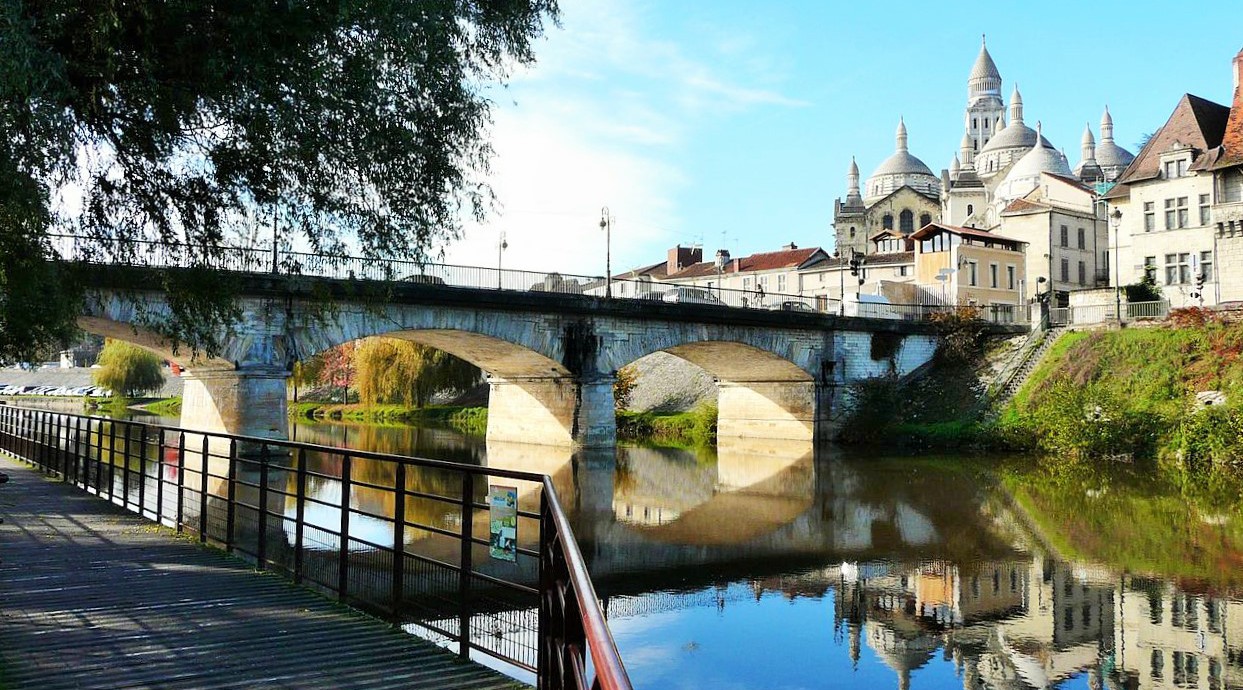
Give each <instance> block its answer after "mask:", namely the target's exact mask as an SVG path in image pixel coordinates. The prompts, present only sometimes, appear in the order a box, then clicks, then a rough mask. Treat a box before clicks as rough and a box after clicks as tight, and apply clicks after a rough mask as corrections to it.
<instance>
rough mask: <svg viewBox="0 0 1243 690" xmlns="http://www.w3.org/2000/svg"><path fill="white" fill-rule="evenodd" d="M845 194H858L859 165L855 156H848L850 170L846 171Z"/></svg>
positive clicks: (851, 195) (853, 195) (848, 195)
mask: <svg viewBox="0 0 1243 690" xmlns="http://www.w3.org/2000/svg"><path fill="white" fill-rule="evenodd" d="M846 196H847V197H855V196H859V165H858V164H857V163H855V157H854V156H851V157H850V170H849V171H848V172H847V173H846Z"/></svg>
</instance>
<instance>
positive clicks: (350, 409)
mask: <svg viewBox="0 0 1243 690" xmlns="http://www.w3.org/2000/svg"><path fill="white" fill-rule="evenodd" d="M289 415H290V416H291V417H294V418H296V419H310V420H324V419H329V420H337V421H340V420H348V421H352V422H365V423H368V424H382V425H389V424H391V425H397V424H400V425H417V426H422V425H431V426H447V427H451V428H454V429H457V430H459V431H463V432H466V433H469V434H483V433H484V432H486V431H487V428H488V408H486V407H454V406H450V405H432V406H429V407H404V406H401V405H338V404H333V403H322V402H298V403H291V404H290V405H289Z"/></svg>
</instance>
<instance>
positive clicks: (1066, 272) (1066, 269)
mask: <svg viewBox="0 0 1243 690" xmlns="http://www.w3.org/2000/svg"><path fill="white" fill-rule="evenodd" d="M1062 282H1063V283H1069V282H1070V259H1062Z"/></svg>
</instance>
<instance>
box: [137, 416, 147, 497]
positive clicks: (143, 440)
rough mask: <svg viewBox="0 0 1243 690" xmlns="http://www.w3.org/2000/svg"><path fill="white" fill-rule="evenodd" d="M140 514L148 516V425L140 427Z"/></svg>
mask: <svg viewBox="0 0 1243 690" xmlns="http://www.w3.org/2000/svg"><path fill="white" fill-rule="evenodd" d="M138 431H139V435H138V514H139V515H140V516H142V517H146V516H147V425H146V424H143V425H142V426H140V427H138Z"/></svg>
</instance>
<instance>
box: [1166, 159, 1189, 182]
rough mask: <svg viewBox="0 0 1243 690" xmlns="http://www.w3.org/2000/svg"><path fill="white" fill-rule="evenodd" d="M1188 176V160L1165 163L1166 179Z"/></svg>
mask: <svg viewBox="0 0 1243 690" xmlns="http://www.w3.org/2000/svg"><path fill="white" fill-rule="evenodd" d="M1186 176H1187V159H1186V158H1179V159H1177V160H1172V161H1165V177H1166V179H1170V180H1172V179H1174V178H1176V177H1186Z"/></svg>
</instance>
